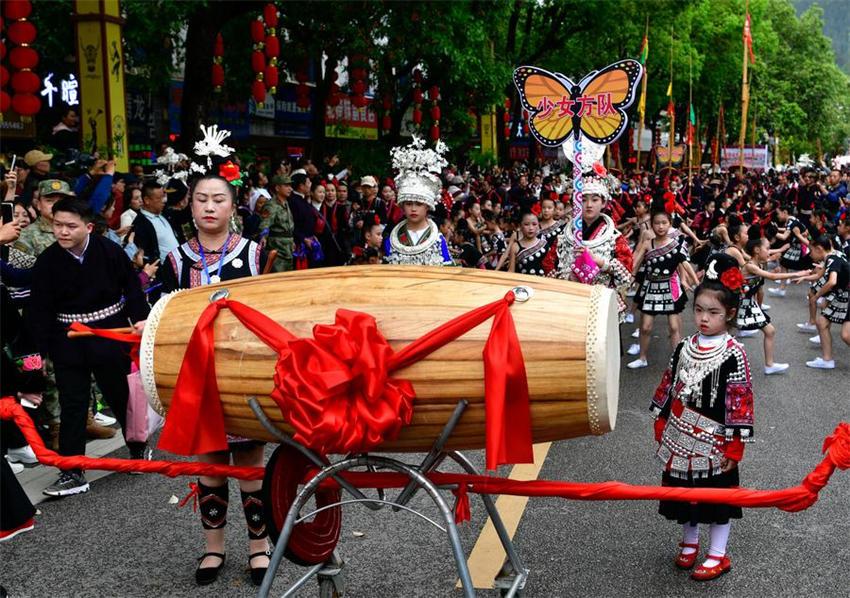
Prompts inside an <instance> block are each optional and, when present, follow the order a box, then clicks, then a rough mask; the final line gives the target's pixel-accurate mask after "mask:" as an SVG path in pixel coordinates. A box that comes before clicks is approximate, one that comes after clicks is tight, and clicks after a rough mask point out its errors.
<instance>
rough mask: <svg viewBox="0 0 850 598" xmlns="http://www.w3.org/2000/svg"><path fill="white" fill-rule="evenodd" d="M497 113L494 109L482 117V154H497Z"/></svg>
mask: <svg viewBox="0 0 850 598" xmlns="http://www.w3.org/2000/svg"><path fill="white" fill-rule="evenodd" d="M497 149H498V148H497V144H496V112H495V110H494V109H493V108H490V110H488V112H487V114H482V115H481V153H482V154H494V155H495V154H496V152H497Z"/></svg>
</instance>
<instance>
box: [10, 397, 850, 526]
mask: <svg viewBox="0 0 850 598" xmlns="http://www.w3.org/2000/svg"><path fill="white" fill-rule="evenodd" d="M0 419H6V420H14V421H15V423H16V424H17V425H18V427H19V428H20V429H21V432H22V433H23V434H24V437H25V438H26V439H27V442H28V443H29V444H30V446H32V448H33V451H34V452H35V454H36V456H37V457H38V459H39V462H41V463H42V464H43V465H52V466H54V467H60V468H65V469H72V468H80V469H105V470H109V471H123V472H126V471H142V472H146V473H159V474H162V475H167V476H170V477H176V476H179V475H192V476H196V475H211V476H230V477H234V478H239V479H245V480H258V479H262V478H263V474H264V469H263V468H261V467H236V466H233V465H209V464H206V463H176V462H170V461H143V460H138V461H134V460H128V459H93V458H89V457H83V456H76V457H61V456H59V455H57V454H56V453H54V452H53V451H51V450H48V449H47V448H45V446H44V442H43V441H42V440H41V437H40V436H39V435H38V432H37V431H36V429H35V425H34V424H33V423H32V420H31V419H30V418H29V416H28V415H27V413H26V412H25V411H24V409H23V407H21V406H20V405H19V404H17V403H16V402H15V400H14V399H13V398H11V397H6V398H3V399H0ZM822 450H823V452H824V453H825V456H824V458H823V460H822V461H821V462H820V463H819V464H818V465H817V467H815V469H814V470H812V472H811V473H809V474H808V475H807V476H806V477H805V479H804V480H803V481H802V483H801V484H799V485H798V486H793V487H791V488H784V489H781V490H748V489H746V488H672V487H667V486H634V485H630V484H624V483H622V482H617V481H610V482H600V483H593V484H581V483H575V482H553V481H548V480H533V481H516V480H509V479H504V478H496V477H488V476H475V475H468V474H456V473H430V474H427V477H428V478H429V479H430V480H431V481H432V482H434V483H435V484H437V485H440V486H449V487H454V486H457V487H458V488H457V491H456V495H457V497H458V504H457V505H456V509H455V512H456V514H457V515H458V516H459V517H460V516H465V515H467V514H468V509H469V505H468V501H467V499H466V494H467V492H474V493H476V494H511V495H516V496H548V497H560V498H565V499H569V500H587V501H597V500H678V501H687V502H710V503H728V504H732V505H738V506H741V507H777V508H779V509H782V510H783V511H790V512H796V511H802V510H804V509H807V508H809V507H810V506H812V505H813V504H815V502H817V499H818V493H819V492H820V491H821V490H822V489H823V488H824V487H826V485H827V484H828V483H829V479H830V477H831V476H832V474H833V473H834V472H835V470H836V469H842V470H846V469H848V468H850V424H847V423H840V424H838V426H837V427H836V428H835V431H834V432H833V433H832V435H830V436H829V437H827V438H826V440H824V443H823V449H822ZM315 473H316V472H315V471H309V472H308V473H307V474H306V475H305V477H304V481H307V480H309V479H310V478H312V477H313V476H314V475H315ZM341 475H342V476H343V477H344V478H345V479H346V480H348V481H350V482H352V483H353V484H354V485H355V486H357V487H358V488H403V487H404V486H406V485H407V484H408V482H409V481H410V479H409V478H408V477H407V476H405V475H402V474H396V473H387V472H378V473H371V472H346V473H342V474H341ZM324 484H325V485H326V486H334V485H336V482H334V481H333V480H327V481H325V482H324Z"/></svg>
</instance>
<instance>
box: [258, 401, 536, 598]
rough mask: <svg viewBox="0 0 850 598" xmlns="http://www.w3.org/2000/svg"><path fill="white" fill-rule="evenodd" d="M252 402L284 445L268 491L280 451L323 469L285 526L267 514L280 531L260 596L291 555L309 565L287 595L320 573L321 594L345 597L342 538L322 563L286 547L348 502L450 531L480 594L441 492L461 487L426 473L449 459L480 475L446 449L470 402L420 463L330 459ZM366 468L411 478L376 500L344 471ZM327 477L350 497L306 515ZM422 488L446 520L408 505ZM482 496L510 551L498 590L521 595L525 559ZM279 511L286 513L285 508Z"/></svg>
mask: <svg viewBox="0 0 850 598" xmlns="http://www.w3.org/2000/svg"><path fill="white" fill-rule="evenodd" d="M248 403H249V405H250V406H251V409H252V410H253V411H254V414H255V415H256V416H257V419H258V420H259V421H260V422H261V423H262V425H263V427H265V429H266V430H268V431H269V433H271V434H272V435H273V436H274V437H275V438H277V439H278V440H279V441H280V443H281V445H280V446H279V447H278V448H277V449H275V454H274V455H273V456H272V460H270V461H269V467H267V470H266V479H265V480H264V484H263V486H264V489H266V488H268V487H269V486H270V483H273V482H275V477H276V476H277V475H278V473H279V472H278V471H277V468H276V467H274V466H273V463H274V464H276V463H277V458H278V457H280V456H281V455H301V456H302V457H303V458H305V459H306V460H307V461H308V462H309V464H310V465H311V466H312V467H315V468H317V469H318V470H319V471H318V473H316V474H315V475H313V477H312V478H310V480H309V481H307V482H306V483H305V484H304V486H303V487H302V488H301V489H300V490H299V491H298V493H297V495H296V496H295V497H294V500H293V501H292V503H291V505H290V506H289V508H288V509H287V510H286V516H285V519H284V520H283V521H282V525H279V521H278V520H276V518H274V517H267V519H268V521H267V524H268V525H269V526H270V527H272V528H273V530H272V532H277V531H278V529H279V534H278V536H277V539H276V541H275V542H274V544H275V548H274V552H273V553H272V557H271V562H270V563H269V568H268V571H267V572H266V576H265V578H264V579H263V583H262V585H261V586H260V591H259V594H258V595H259V596H260V598H267V597H268V596H269V592H270V591H271V586H272V583H273V582H274V579H275V576H276V575H277V570H278V568H279V567H280V564H281V560H282V559H283V558H284V556H287V558H290V560H293V562H296V563H298V564H302V565H309V568H308V569H307V572H306V573H305V574H304V575H302V576H301V577H300V578H299V579H298V580H297V581H295V583H293V584H292V585H291V586H290V587H289V589H288V590H287V591H286V592H285V593H284V594H283V597H284V598H289V597H292V596H294V595H295V593H296V592H297V591H298V590H299V589H301V588H302V587H304V585H305V584H307V583H308V582H309V581H310V579H312V578H313V577H316V578H317V580H318V582H319V596H320V598H332V597H335V596H339V597H341V596H343V595H344V593H345V584H344V569H345V562H344V561H343V559H342V557H341V556H340V554H339V553H338V551H337V550H336V549H335V544H336V540H337V539H338V536H337V538H335V539H334V540H333V542H332V544H331V546H330V550H331V551H332V552H331V553H330V554H329V558H327V560H325V561H324V562H320V563H315V564H311V563H307V562H304V561H303V560H302V559H299V558H297V557H295V558H292V555H291V554H289V551H288V550H287V547H288V544H289V541H290V538H291V536H292V534H293V530H295V529H296V526H297V525H299V524H302V523H304V522H305V521H306V520H308V519H310V518H311V517H314V516H316V515H319V514H322V513H327V512H329V511H332V510H336V511H339V509H340V508H341V507H342V506H343V505H349V504H362V505H364V506H366V507H367V508H369V509H372V510H374V511H378V510H380V509H382V508H384V507H387V506H389V507H391V508H392V509H393V510H394V511H399V510H404V511H407V512H410V513H412V514H414V515H416V516H418V517H420V518H422V519H424V520H425V521H427V522H428V523H430V524H431V525H433V526H435V527H436V528H437V529H439V530H440V531H442V532H444V533H446V534H447V535H448V539H449V544H450V546H451V550H452V553H453V556H454V560H455V565H456V566H457V570H458V576H459V578H460V583H461V586H462V590H463V595H464V597H465V598H473V597H474V596H475V589H474V588H473V585H472V577H471V576H470V573H469V567H468V566H467V563H466V556H465V554H464V551H463V547H462V546H461V543H460V535H459V534H458V529H457V525H456V523H455V515H454V509H453V508H452V507H450V506H449V503H448V502H447V501H446V499H445V498H444V497H443V494H442V493H441V492H440V491H441V490H449V491H451V490H456V489H457V485H449V486H438V485H435V484H434V483H433V482H432V481H431V480H429V479H428V478H427V477H426V474H428V473H430V472H433V471H436V470H437V468H438V467H440V465H442V464H443V462H444V461H445V460H446V459H449V460H451V461H454V462H455V463H457V464H458V465H459V466H460V467H461V468H462V469H463V470H464V471H465V472H466V473H469V474H473V475H479V472H478V470H477V469H476V468H475V466H474V465H473V464H472V463H471V462H470V461H469V460H468V459H467V458H466V457H465V456H464V455H463V454H462V453H460V452H459V451H446V450H444V449H443V447H444V446H445V443H446V441H447V440H448V439H449V437H450V436H451V434H452V432H453V431H454V428H455V426H456V425H457V424H458V422H459V421H460V419H461V417H462V415H463V412H464V410H465V409H466V406H467V402H466V401H464V400H462V401H460V402H458V404H457V407H456V408H455V410H454V412H453V414H452V416H451V418H450V419H449V421H448V422H446V424H445V426H444V427H443V430H442V432H441V433H440V435H439V437H438V438H437V440H436V441H435V442H434V444H433V446H432V447H431V450H430V451H429V452H428V453H427V454H426V455H425V457H424V458H423V459H422V461H421V462H420V463H419V464H418V465H416V464H409V463H404V462H402V461H399V460H398V459H393V458H389V457H381V456H377V455H373V454H370V453H365V454H356V455H348V456H346V457H344V458H343V459H342V460H340V461H337V462H335V463H328V462H327V461H326V460H325V459H323V458H322V457H321V456H320V455H319V454H317V453H316V452H314V451H312V450H310V449H309V448H307V447H305V446H304V445H302V444H300V443H299V442H297V441H295V440H294V439H293V438H292V437H291V436H290V435H289V434H288V433H286V432H284V431H283V430H281V429H280V428H278V427H277V426H276V425H275V424H274V423H272V422H271V420H270V419H269V418H268V416H267V415H266V414H265V413H264V412H263V409H262V407H261V406H260V404H259V402H258V401H257V400H256V398H254V397H251V398H249V399H248ZM363 467H365V468H367V469H368V470H370V471H376V470H388V471H392V472H395V473H399V474H402V475H405V476H407V477H408V478H409V479H410V481H409V483H408V484H407V486H406V487H405V488H403V489H402V490H401V492H400V493H399V494H398V496H396V497H395V499H394V500H388V499H387V498H386V496H385V494H384V492H383V491H382V490H380V489H379V490H378V495H377V497H376V498H371V497H368V496H366V495H365V494H363V492H361V491H360V490H359V489H358V488H356V487H355V486H354V485H352V484H351V483H349V482H348V481H346V480H345V479H344V478H343V477H342V476H340V475H339V474H341V473H343V472H346V471H352V470H354V469H356V468H363ZM328 479H333V480H334V481H336V482H337V483H338V484H339V486H340V488H341V489H342V490H345V491H346V493H347V494H348V495H350V496H351V498H348V499H346V500H342V499H341V497H340V496H339V493H337V500H334V501H333V502H330V503H328V504H320V505H317V508H316V509H314V510H312V511H311V512H309V513H306V514H301V509H302V508H304V507H305V506H306V505H307V503H308V501H309V500H310V499H311V498H313V497H314V496H315V495H316V493H317V492H318V491H319V490H320V486H321V484H322V482H324V481H325V480H328ZM420 489H422V490H424V491H425V493H426V494H427V495H428V496H429V497H430V498H431V500H432V501H433V502H434V504H436V505H437V508H438V510H439V512H440V516H441V517H442V519H443V521H442V522H440V523H438V522H436V521H434V520H432V519H431V518H429V517H427V516H426V515H423V514H422V513H420V512H419V511H417V510H415V509H412V508H410V507H408V506H407V504H408V503H409V502H410V500H411V498H413V496H414V495H415V494H416V492H418V491H419V490H420ZM270 498H271V499H272V500H274V496H273V495H272V496H271V497H270V496H269V493H268V492H267V493H266V500H267V501H268V500H269V499H270ZM481 499H482V500H483V502H484V507H485V508H486V510H487V514H488V516H489V517H490V519H491V521H492V522H493V525H494V527H495V530H496V533H497V535H498V537H499V540H500V541H501V543H502V546H503V547H504V549H505V554H506V555H507V558H506V560H505V563H504V564H503V566H502V569H501V571H500V573H499V575H498V576H497V577H496V580H495V581H494V584H493V585H494V588H495V589H498V590H500V592H501V595H502V596H518V595H519V592H520V590H522V589H523V588H524V587H525V582H526V579H527V577H528V569H526V568H525V567H524V566H523V563H522V560H521V559H520V557H519V554H518V553H517V551H516V549H515V547H514V544H513V541H512V540H511V537H510V534H508V531H507V530H506V529H505V525H504V523H503V522H502V519H501V517H500V516H499V512H498V511H497V510H496V505H495V503H494V502H493V498H492V497H491V496H490V495H489V494H482V495H481ZM280 506H281V505H279V504H278V505H274V504H270V505H269V508H270V509H272V510H274V509H275V508H276V507H280ZM284 506H285V505H284ZM268 513H269V511H268V510H267V514H268ZM279 514H282V511H281V512H280V513H279ZM337 532H338V529H337Z"/></svg>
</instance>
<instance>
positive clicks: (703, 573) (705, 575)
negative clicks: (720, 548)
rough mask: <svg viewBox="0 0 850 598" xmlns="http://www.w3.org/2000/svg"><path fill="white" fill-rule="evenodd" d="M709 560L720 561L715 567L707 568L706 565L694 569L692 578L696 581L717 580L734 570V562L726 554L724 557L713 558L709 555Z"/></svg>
mask: <svg viewBox="0 0 850 598" xmlns="http://www.w3.org/2000/svg"><path fill="white" fill-rule="evenodd" d="M708 559H714V560H716V561H720V562H719V563H717V564H716V565H715V566H714V567H706V566H705V563H703V564H702V565H700V566H699V567H697V568H696V569H694V571H693V573H691V578H692V579H695V580H696V581H709V580H710V579H715V578H717V577H720V576H721V575H723V574H724V573H726V572H727V571H729V570H730V569H731V568H732V561H730V560H729V557H727V556H726V555H725V554H724V555H723V556H712V555H709V556H708V558H707V559H706V560H708Z"/></svg>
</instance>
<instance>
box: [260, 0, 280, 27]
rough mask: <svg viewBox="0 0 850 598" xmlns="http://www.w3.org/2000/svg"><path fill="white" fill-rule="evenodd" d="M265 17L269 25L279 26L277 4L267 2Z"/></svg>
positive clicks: (264, 8) (264, 10)
mask: <svg viewBox="0 0 850 598" xmlns="http://www.w3.org/2000/svg"><path fill="white" fill-rule="evenodd" d="M263 18H264V19H265V21H266V26H267V27H277V6H275V5H274V4H271V3H269V4H266V5H265V6H264V7H263Z"/></svg>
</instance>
